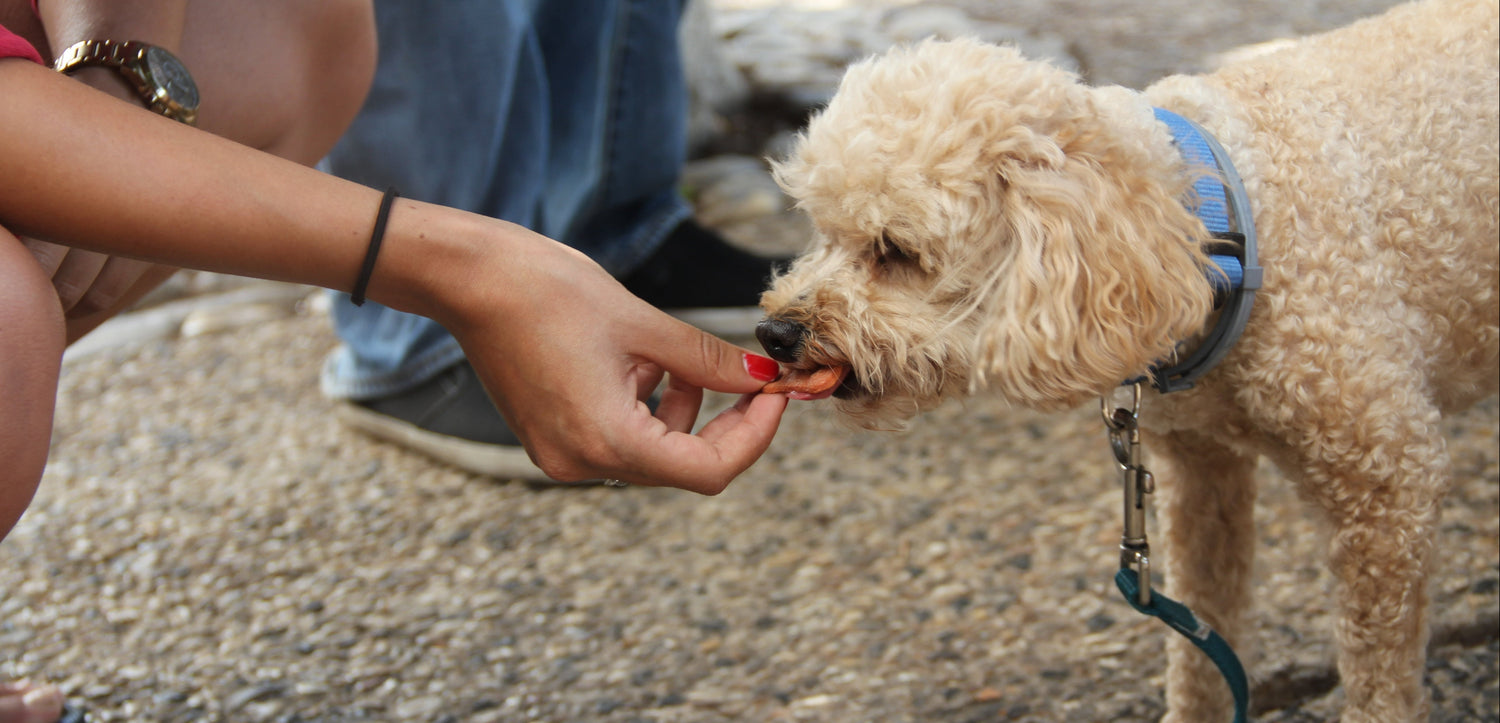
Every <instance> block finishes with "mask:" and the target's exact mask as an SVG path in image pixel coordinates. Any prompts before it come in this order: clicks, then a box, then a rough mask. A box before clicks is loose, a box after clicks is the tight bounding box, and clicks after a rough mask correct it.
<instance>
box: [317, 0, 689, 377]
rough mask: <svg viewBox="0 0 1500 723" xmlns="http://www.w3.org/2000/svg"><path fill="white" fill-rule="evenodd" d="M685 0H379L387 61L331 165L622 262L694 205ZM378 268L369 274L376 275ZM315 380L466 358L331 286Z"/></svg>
mask: <svg viewBox="0 0 1500 723" xmlns="http://www.w3.org/2000/svg"><path fill="white" fill-rule="evenodd" d="M682 5H683V0H444V2H442V3H420V4H419V3H408V2H402V1H401V0H377V2H376V22H377V25H378V31H379V39H380V64H379V66H378V68H377V71H376V76H375V82H374V85H373V86H372V89H371V92H370V96H369V99H368V100H367V101H366V103H365V106H364V108H363V109H362V110H361V112H360V114H359V116H358V117H357V118H356V119H355V121H354V123H353V124H352V125H351V127H350V128H349V131H348V132H347V133H346V134H345V136H344V137H343V138H342V139H341V140H340V141H339V143H338V145H337V146H335V148H334V149H333V151H332V152H331V153H330V154H329V156H328V158H326V159H325V160H324V163H323V167H324V169H325V170H327V171H329V172H331V173H333V174H335V175H338V176H341V177H344V178H349V179H351V180H354V181H357V182H360V183H363V184H366V185H369V186H372V187H375V188H385V187H388V186H395V187H396V188H398V189H400V191H401V193H402V195H403V196H406V197H409V198H415V199H419V200H423V201H430V202H433V203H439V204H443V205H446V206H454V207H457V208H462V209H465V210H469V211H474V212H477V213H482V214H486V215H489V216H493V217H496V218H503V219H505V220H508V221H512V222H515V223H518V224H521V225H523V226H527V227H529V228H532V229H534V230H536V231H538V232H540V233H542V234H544V235H547V236H550V237H552V238H555V239H558V240H560V241H563V242H564V243H568V244H569V245H572V246H574V247H576V248H578V249H580V250H582V251H584V252H585V253H587V254H589V255H590V256H591V257H593V258H594V259H595V260H596V261H598V262H599V263H600V264H601V265H603V266H604V267H605V268H606V269H608V270H609V271H611V272H612V273H615V274H617V275H620V274H624V273H628V272H629V271H631V270H633V269H634V268H635V267H636V266H637V265H639V263H640V262H641V260H642V259H644V258H645V257H646V256H648V255H649V254H650V253H651V251H652V250H654V249H655V248H656V246H657V245H658V244H659V243H660V241H661V240H662V238H663V237H664V236H665V235H666V233H667V232H669V231H670V230H671V229H672V228H673V227H675V226H676V224H677V223H678V222H680V221H681V220H682V219H683V218H685V217H686V216H687V215H688V209H687V206H686V204H685V203H684V202H683V201H682V199H681V198H680V197H679V195H678V193H677V189H676V182H677V176H678V172H679V171H680V169H681V166H682V163H683V161H684V158H685V152H686V151H685V148H686V143H685V138H686V116H687V109H686V102H687V101H686V88H685V86H684V81H683V75H682V67H681V60H680V58H679V55H678V49H677V21H678V18H679V17H680V15H681V11H682ZM379 272H380V271H379V265H378V264H377V266H376V270H375V273H379ZM333 321H334V328H335V330H336V331H337V332H338V334H339V337H340V339H341V340H342V342H343V343H342V345H341V346H340V347H339V348H338V349H337V350H336V351H335V352H334V354H333V355H332V356H331V357H330V358H329V360H328V362H327V364H325V366H324V370H323V376H322V386H323V391H324V393H326V394H328V395H329V396H333V397H341V398H355V399H360V398H370V397H378V396H384V395H388V394H392V393H395V392H399V391H402V390H404V389H406V388H409V387H411V386H414V385H416V384H419V383H421V382H422V381H425V380H426V379H428V378H430V377H431V376H433V375H434V374H436V373H438V372H439V371H441V370H443V369H445V368H447V367H448V366H450V365H452V364H453V363H455V362H457V361H458V360H459V359H461V358H462V357H463V352H462V350H460V349H459V347H458V344H457V342H456V341H454V339H453V337H452V336H450V335H449V334H448V333H447V332H446V331H445V330H443V329H442V328H441V327H440V326H438V325H437V324H436V323H435V322H433V321H431V320H428V319H425V318H422V317H418V316H414V315H411V314H406V313H403V312H398V311H395V310H392V309H389V308H386V307H383V306H380V305H379V304H375V303H367V304H365V305H364V306H362V307H355V306H353V305H352V304H349V303H348V302H347V296H346V295H343V294H338V295H335V301H334V304H333Z"/></svg>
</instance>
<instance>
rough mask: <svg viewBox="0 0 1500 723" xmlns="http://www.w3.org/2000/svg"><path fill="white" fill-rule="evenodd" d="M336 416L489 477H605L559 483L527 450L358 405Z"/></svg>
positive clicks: (546, 480)
mask: <svg viewBox="0 0 1500 723" xmlns="http://www.w3.org/2000/svg"><path fill="white" fill-rule="evenodd" d="M334 416H335V417H336V418H337V419H338V420H339V421H340V422H341V423H343V424H344V426H346V427H349V428H351V429H356V430H358V431H360V432H364V433H365V434H368V435H370V436H371V437H375V438H377V439H381V440H385V441H387V442H392V443H394V444H397V445H400V446H402V447H405V448H407V449H410V450H413V451H416V452H420V453H422V454H424V455H427V456H428V457H431V458H433V459H435V460H437V461H439V462H443V463H444V464H448V465H451V466H453V467H457V468H459V469H461V470H464V471H465V472H470V473H473V474H477V475H483V476H485V477H494V478H497V479H510V480H521V481H525V482H528V483H531V484H539V485H548V486H560V487H563V486H565V487H577V486H590V485H598V484H601V483H602V480H587V481H583V482H558V481H557V480H554V479H552V478H550V477H548V476H547V475H546V474H545V473H543V472H542V470H541V469H540V468H539V467H537V466H536V465H535V464H533V463H532V461H531V458H530V457H528V456H527V455H526V450H524V449H522V448H520V447H502V446H499V445H494V444H484V443H482V442H472V441H469V440H467V439H459V438H457V437H450V436H448V435H446V434H438V433H436V432H430V431H428V430H425V429H422V428H421V427H418V426H417V425H415V424H412V423H410V422H405V421H402V420H400V419H396V418H395V417H391V416H387V415H384V414H379V413H377V412H372V411H370V410H368V409H365V408H364V407H361V406H359V405H357V404H348V403H344V404H339V405H338V406H336V407H335V408H334Z"/></svg>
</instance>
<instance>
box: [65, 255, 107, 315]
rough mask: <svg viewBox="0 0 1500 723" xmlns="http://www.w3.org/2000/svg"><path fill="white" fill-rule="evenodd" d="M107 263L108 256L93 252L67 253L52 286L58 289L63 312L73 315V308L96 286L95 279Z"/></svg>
mask: <svg viewBox="0 0 1500 723" xmlns="http://www.w3.org/2000/svg"><path fill="white" fill-rule="evenodd" d="M107 261H109V257H108V256H105V255H104V254H98V253H94V252H92V251H79V250H77V249H70V250H69V251H68V252H67V255H66V256H64V257H63V259H62V263H60V264H58V266H57V270H55V271H53V272H52V286H53V288H55V289H57V298H58V301H60V302H62V307H63V311H66V312H68V313H69V314H70V315H71V314H72V313H73V307H75V306H77V305H78V302H79V301H81V300H82V299H83V297H84V295H85V294H87V293H88V291H89V288H90V287H92V286H93V285H94V279H96V278H98V277H99V273H100V272H101V271H103V270H104V265H105V263H106V262H107Z"/></svg>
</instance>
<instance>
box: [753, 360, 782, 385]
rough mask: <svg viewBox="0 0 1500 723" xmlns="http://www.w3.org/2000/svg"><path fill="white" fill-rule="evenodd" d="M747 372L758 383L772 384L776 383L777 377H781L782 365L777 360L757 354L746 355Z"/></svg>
mask: <svg viewBox="0 0 1500 723" xmlns="http://www.w3.org/2000/svg"><path fill="white" fill-rule="evenodd" d="M745 371H747V372H749V373H750V376H752V377H755V380H756V381H761V382H770V381H775V380H776V377H779V376H781V365H780V364H777V363H776V360H775V359H770V358H767V357H763V356H760V355H757V354H746V355H745Z"/></svg>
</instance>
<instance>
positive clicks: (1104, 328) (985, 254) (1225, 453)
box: [762, 0, 1500, 722]
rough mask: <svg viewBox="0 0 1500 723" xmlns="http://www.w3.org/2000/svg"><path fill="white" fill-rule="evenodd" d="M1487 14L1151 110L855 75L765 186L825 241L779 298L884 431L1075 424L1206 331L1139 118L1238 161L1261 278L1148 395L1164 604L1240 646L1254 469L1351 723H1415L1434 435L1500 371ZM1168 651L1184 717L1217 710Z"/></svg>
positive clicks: (1454, 4) (1025, 68) (909, 53)
mask: <svg viewBox="0 0 1500 723" xmlns="http://www.w3.org/2000/svg"><path fill="white" fill-rule="evenodd" d="M1497 18H1500V13H1497V2H1496V0H1430V1H1428V2H1421V3H1414V4H1411V5H1405V6H1400V7H1398V8H1395V9H1393V10H1392V11H1390V12H1388V13H1387V14H1385V15H1383V16H1381V17H1378V18H1373V19H1369V20H1365V21H1362V22H1359V23H1356V24H1354V25H1352V26H1350V27H1348V28H1345V29H1342V30H1338V31H1334V32H1331V33H1327V34H1324V35H1320V36H1315V37H1311V38H1306V39H1303V40H1301V41H1298V42H1295V43H1289V44H1287V46H1286V47H1285V48H1283V49H1281V50H1279V51H1277V52H1274V53H1271V54H1268V55H1264V56H1260V57H1254V58H1251V59H1249V60H1246V61H1243V62H1241V63H1239V64H1237V65H1233V66H1230V67H1227V68H1224V69H1222V70H1220V71H1219V72H1216V73H1214V74H1212V75H1206V76H1175V77H1172V78H1168V79H1165V80H1163V81H1161V82H1159V83H1157V84H1155V85H1153V86H1152V87H1151V88H1149V89H1147V90H1146V91H1145V92H1144V93H1135V92H1132V91H1129V90H1126V89H1122V88H1091V87H1088V86H1085V85H1083V84H1082V83H1080V82H1079V80H1078V78H1077V77H1075V76H1073V75H1072V74H1069V73H1067V72H1064V71H1062V70H1058V69H1056V68H1053V67H1050V66H1048V65H1045V64H1043V63H1038V62H1032V61H1028V60H1026V59H1024V58H1022V57H1021V56H1020V54H1019V53H1017V52H1016V51H1015V50H1013V49H1010V48H1004V47H996V46H991V45H986V44H982V43H979V42H976V41H967V40H960V41H951V42H934V41H929V42H924V43H921V44H918V45H916V46H913V47H907V48H900V49H896V50H893V51H891V52H890V53H888V54H886V55H884V56H881V57H878V58H873V59H870V60H867V61H865V62H862V63H860V64H858V65H855V66H853V67H851V68H850V69H849V71H848V73H847V74H846V76H845V78H844V81H843V83H842V85H841V86H840V88H839V91H838V93H837V94H836V96H835V97H834V99H833V101H832V102H831V103H830V104H829V105H828V107H827V108H826V109H825V110H824V111H823V112H822V113H820V114H819V115H818V116H817V117H816V118H814V119H813V120H812V121H811V123H810V124H809V126H808V128H807V129H806V131H805V132H804V134H803V135H802V136H801V137H800V139H799V142H798V144H797V146H796V148H795V150H794V152H793V154H792V155H791V157H789V158H787V159H785V160H783V161H781V162H779V163H777V164H776V167H775V170H776V175H777V179H778V180H779V182H780V183H781V184H782V186H783V187H784V188H785V189H786V190H787V192H788V193H789V194H790V195H792V196H793V197H794V198H796V199H797V201H798V203H799V205H800V207H801V208H802V209H804V210H805V211H806V212H807V213H808V214H809V215H810V217H811V218H812V220H813V222H814V225H815V227H816V229H817V239H816V241H815V244H814V246H813V247H812V248H811V249H810V250H809V251H808V252H807V253H806V254H804V255H803V256H802V257H801V258H799V259H797V260H796V262H795V263H794V264H793V265H792V266H791V268H790V269H789V270H788V271H787V272H785V273H784V274H782V275H780V276H779V277H778V278H776V279H775V280H774V281H773V284H772V288H771V289H770V290H768V291H767V292H766V293H765V295H764V296H763V297H762V306H763V307H764V309H765V310H766V312H767V314H768V315H769V316H771V317H775V318H780V319H784V320H787V321H791V322H795V323H798V324H800V325H802V326H803V327H805V328H806V329H807V330H808V334H807V336H806V340H805V343H804V345H803V348H802V351H801V356H800V358H799V359H798V364H800V365H804V366H808V367H811V366H817V365H828V364H841V363H847V364H849V365H850V367H851V369H852V376H853V379H854V380H856V384H855V385H854V386H853V387H852V389H850V390H846V391H845V392H843V393H841V394H840V397H841V399H840V401H839V402H838V404H839V405H840V409H841V411H843V412H846V413H847V414H849V415H850V416H851V417H852V418H853V419H854V420H856V421H857V422H859V423H861V424H864V425H866V426H871V427H889V426H895V425H899V424H903V423H906V422H907V421H908V420H910V419H911V418H913V417H914V416H915V415H917V414H919V413H920V412H922V411H924V410H927V409H930V408H932V407H933V406H935V405H937V404H939V403H941V402H942V401H944V400H946V399H950V398H957V397H963V396H966V395H971V394H995V395H999V396H1001V397H1003V398H1005V399H1007V400H1009V401H1011V402H1013V403H1015V404H1019V405H1024V406H1027V407H1033V408H1039V409H1060V408H1066V407H1072V406H1076V405H1078V404H1081V403H1084V402H1086V401H1089V400H1091V399H1094V398H1097V397H1098V396H1100V395H1101V394H1104V393H1107V392H1108V391H1109V390H1110V389H1112V388H1114V387H1116V386H1117V385H1118V384H1119V383H1120V382H1121V380H1124V379H1128V378H1132V377H1135V376H1137V375H1140V374H1141V373H1143V372H1144V371H1145V370H1146V369H1147V368H1148V367H1149V366H1150V365H1152V364H1153V363H1155V362H1157V361H1160V360H1163V359H1165V358H1168V357H1169V356H1170V355H1171V354H1172V353H1173V352H1174V350H1176V349H1178V348H1180V346H1181V345H1183V344H1187V345H1191V343H1192V342H1193V340H1194V337H1195V336H1196V335H1198V334H1201V333H1202V332H1203V331H1204V329H1205V327H1206V325H1207V323H1208V321H1209V320H1210V318H1211V314H1212V299H1211V296H1212V295H1211V288H1210V283H1209V281H1208V279H1207V276H1206V273H1211V272H1209V271H1205V269H1207V268H1211V267H1209V266H1207V260H1206V258H1205V256H1204V255H1203V253H1202V251H1201V250H1200V247H1199V241H1198V240H1199V239H1203V238H1206V233H1205V230H1204V228H1203V226H1202V224H1201V223H1200V222H1199V221H1198V220H1197V219H1196V218H1195V217H1194V216H1193V215H1192V214H1191V213H1190V212H1189V211H1188V210H1187V209H1186V207H1185V205H1184V203H1185V201H1189V200H1190V199H1188V198H1187V196H1188V194H1189V193H1190V184H1191V180H1192V177H1193V176H1194V174H1196V173H1202V172H1205V171H1204V170H1203V169H1193V168H1188V167H1187V166H1185V164H1184V161H1183V160H1182V157H1181V156H1180V155H1179V154H1178V153H1177V151H1176V149H1175V148H1174V147H1173V145H1172V142H1171V139H1170V136H1169V134H1168V131H1167V130H1166V128H1165V127H1164V126H1162V125H1160V124H1158V123H1157V122H1156V120H1155V119H1154V117H1153V115H1152V110H1151V109H1152V106H1160V107H1164V108H1167V109H1169V110H1173V111H1175V112H1177V113H1179V114H1181V115H1184V116H1186V117H1188V118H1192V119H1194V120H1195V121H1197V122H1198V123H1199V124H1200V125H1202V126H1204V127H1205V128H1207V129H1208V130H1209V131H1210V132H1211V133H1213V134H1214V135H1215V136H1216V137H1217V138H1218V140H1219V141H1220V142H1221V143H1222V144H1223V145H1224V146H1225V148H1226V149H1227V150H1228V152H1229V155H1230V157H1231V158H1232V160H1233V162H1234V163H1235V166H1236V168H1237V169H1238V171H1239V173H1240V174H1241V176H1242V177H1243V179H1244V181H1245V186H1246V190H1247V191H1248V192H1249V194H1250V197H1251V203H1252V207H1253V211H1254V215H1255V220H1256V224H1257V226H1258V228H1259V231H1260V253H1261V261H1262V264H1263V266H1264V267H1265V286H1264V288H1263V290H1262V291H1261V292H1260V294H1259V296H1258V299H1257V302H1256V307H1255V310H1254V312H1253V314H1252V316H1251V319H1250V322H1249V325H1248V328H1247V329H1246V331H1245V333H1244V335H1243V337H1242V338H1241V341H1240V343H1239V344H1238V345H1237V346H1236V347H1235V349H1234V350H1233V351H1232V352H1231V354H1230V355H1229V356H1228V357H1227V358H1226V359H1225V360H1224V361H1223V362H1222V363H1221V365H1220V366H1219V367H1218V368H1216V369H1215V370H1214V371H1213V372H1211V373H1210V374H1209V375H1208V376H1206V377H1205V378H1204V379H1203V380H1202V381H1201V382H1200V383H1199V385H1198V386H1197V387H1196V388H1194V389H1192V390H1189V391H1185V392H1180V393H1174V394H1172V395H1167V396H1155V395H1148V399H1147V400H1146V406H1145V409H1144V411H1143V420H1142V421H1143V425H1144V426H1145V427H1146V428H1147V430H1148V432H1149V433H1150V434H1149V436H1148V446H1149V447H1150V448H1151V451H1152V454H1153V456H1152V460H1153V464H1154V465H1155V466H1156V467H1157V470H1158V474H1157V476H1158V479H1159V487H1160V488H1161V490H1162V491H1161V494H1160V497H1161V498H1162V499H1161V508H1162V517H1163V523H1164V526H1165V530H1164V532H1165V537H1166V545H1167V548H1168V549H1167V555H1168V566H1169V570H1168V576H1169V577H1170V578H1171V580H1172V582H1173V586H1174V589H1175V590H1176V594H1177V595H1179V596H1180V597H1182V598H1183V599H1184V601H1185V602H1187V603H1188V604H1189V605H1192V606H1193V607H1194V608H1195V609H1196V610H1198V611H1200V612H1201V613H1202V614H1203V616H1204V617H1205V618H1206V619H1208V620H1209V621H1211V622H1212V623H1214V624H1215V626H1216V627H1218V628H1219V629H1221V631H1223V632H1224V633H1225V634H1226V636H1227V637H1229V638H1230V639H1231V640H1234V639H1235V638H1236V637H1237V636H1238V635H1239V627H1240V625H1241V621H1242V618H1243V615H1244V613H1245V610H1246V607H1247V602H1246V601H1247V599H1248V597H1249V589H1250V587H1249V578H1250V569H1251V562H1252V559H1253V554H1252V549H1253V543H1254V537H1255V534H1254V524H1253V520H1252V519H1251V518H1250V514H1251V512H1252V508H1253V501H1254V482H1253V471H1254V467H1255V460H1256V459H1257V458H1259V457H1261V456H1266V457H1268V458H1270V459H1271V460H1272V461H1274V462H1276V463H1277V464H1278V465H1279V466H1280V467H1281V468H1282V469H1283V470H1284V471H1285V472H1286V473H1287V475H1288V476H1289V477H1291V478H1292V479H1293V480H1295V481H1296V483H1297V484H1298V485H1299V488H1300V490H1301V491H1302V492H1303V494H1304V496H1305V497H1306V498H1307V499H1309V500H1310V501H1311V502H1313V503H1314V504H1316V505H1317V506H1318V507H1319V508H1320V509H1321V510H1322V511H1323V512H1324V514H1325V516H1326V518H1327V520H1328V522H1329V523H1330V525H1331V530H1332V535H1331V538H1330V564H1331V565H1332V567H1333V569H1334V571H1335V573H1336V575H1337V577H1338V579H1339V581H1340V592H1341V618H1340V623H1339V626H1338V630H1337V637H1338V640H1339V644H1340V648H1341V654H1340V672H1341V676H1342V679H1343V683H1344V686H1345V690H1346V696H1347V706H1348V708H1347V710H1346V712H1345V715H1344V720H1345V721H1349V722H1353V721H1401V720H1418V719H1421V718H1423V717H1424V715H1425V710H1426V705H1427V703H1426V697H1425V692H1424V690H1423V688H1422V685H1421V676H1422V662H1423V655H1424V646H1425V639H1426V622H1425V619H1426V618H1425V612H1426V611H1425V608H1426V600H1427V596H1426V590H1425V579H1426V569H1427V566H1428V565H1429V564H1431V551H1430V549H1429V547H1430V544H1431V532H1432V530H1433V526H1434V525H1435V523H1436V516H1437V512H1436V511H1437V507H1438V503H1439V501H1440V499H1441V496H1442V494H1443V492H1444V490H1445V489H1446V487H1447V484H1448V482H1447V478H1448V473H1449V471H1448V459H1447V453H1446V451H1445V448H1444V444H1443V440H1442V438H1441V436H1440V435H1439V434H1438V432H1437V428H1436V423H1437V421H1438V420H1439V419H1440V417H1441V415H1442V414H1443V413H1445V412H1450V411H1453V410H1457V409H1461V408H1463V407H1465V406H1467V405H1469V404H1472V403H1473V402H1475V401H1477V400H1478V399H1482V398H1484V397H1485V396H1488V395H1489V394H1492V393H1494V391H1495V389H1496V385H1497V379H1500V140H1497V138H1500V120H1497V113H1500V110H1497V109H1500V60H1497V56H1500V40H1497V24H1500V22H1497ZM1196 655H1197V654H1196V653H1195V652H1191V651H1190V650H1189V649H1187V648H1185V647H1183V646H1181V645H1177V644H1174V645H1173V647H1172V648H1171V665H1170V672H1169V676H1168V689H1169V690H1168V697H1169V702H1170V707H1171V710H1172V712H1171V714H1169V718H1170V719H1172V720H1179V721H1200V720H1211V719H1213V716H1216V715H1218V714H1220V713H1221V712H1222V711H1221V709H1222V708H1223V706H1224V705H1225V704H1226V703H1227V693H1226V692H1225V691H1224V690H1223V685H1222V683H1221V682H1219V681H1218V680H1217V676H1216V674H1215V673H1214V671H1213V669H1212V668H1211V667H1210V666H1207V665H1206V664H1204V663H1203V662H1202V661H1200V660H1198V659H1197V657H1196Z"/></svg>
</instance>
